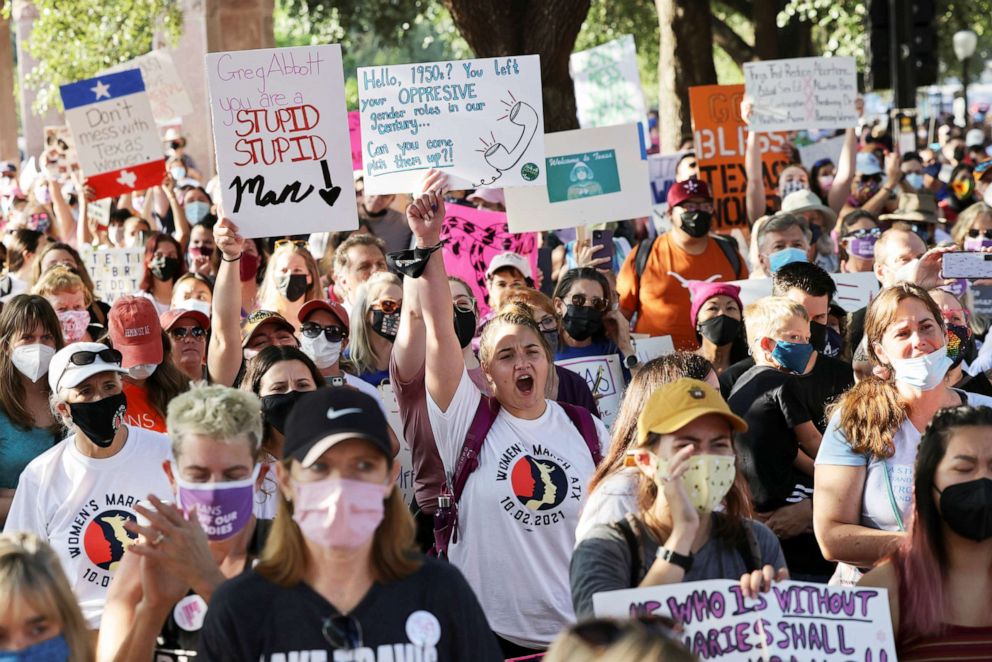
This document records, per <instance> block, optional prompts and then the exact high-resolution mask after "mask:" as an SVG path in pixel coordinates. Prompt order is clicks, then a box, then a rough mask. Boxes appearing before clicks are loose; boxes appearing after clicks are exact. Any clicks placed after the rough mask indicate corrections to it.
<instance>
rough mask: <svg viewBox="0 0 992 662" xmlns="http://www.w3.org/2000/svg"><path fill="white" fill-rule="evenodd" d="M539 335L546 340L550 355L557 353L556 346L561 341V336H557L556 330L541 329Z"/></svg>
mask: <svg viewBox="0 0 992 662" xmlns="http://www.w3.org/2000/svg"><path fill="white" fill-rule="evenodd" d="M541 335H542V336H544V339H545V340H546V341H547V342H548V346H549V347H550V348H551V355H552V356H554V355H555V354H557V353H558V346H559V345H560V343H561V338H559V337H558V332H557V331H541Z"/></svg>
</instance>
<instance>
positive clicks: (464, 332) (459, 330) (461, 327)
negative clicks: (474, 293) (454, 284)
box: [455, 308, 476, 349]
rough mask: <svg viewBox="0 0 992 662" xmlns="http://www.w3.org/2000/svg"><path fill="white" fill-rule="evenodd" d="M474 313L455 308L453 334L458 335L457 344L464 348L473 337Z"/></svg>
mask: <svg viewBox="0 0 992 662" xmlns="http://www.w3.org/2000/svg"><path fill="white" fill-rule="evenodd" d="M475 325H476V320H475V313H474V312H471V313H463V312H462V311H460V310H458V309H457V308H455V335H457V336H458V346H459V347H461V348H462V349H465V348H466V347H468V346H469V345H470V344H471V343H472V338H474V337H475Z"/></svg>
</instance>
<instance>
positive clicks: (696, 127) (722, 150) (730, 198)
mask: <svg viewBox="0 0 992 662" xmlns="http://www.w3.org/2000/svg"><path fill="white" fill-rule="evenodd" d="M743 98H744V86H743V85H703V86H699V87H690V88H689V104H690V106H691V110H692V124H693V135H694V139H695V147H696V158H697V159H698V161H699V176H700V178H701V179H704V180H705V181H706V183H707V184H709V187H710V192H711V193H712V194H713V200H714V206H715V210H714V217H713V229H714V230H716V231H717V232H720V233H722V234H728V233H730V232H731V231H732V230H734V229H738V230H741V232H742V233H743V234H744V235H745V236H750V227H751V223H750V221H749V220H748V217H747V201H746V191H747V176H746V175H745V173H744V150H745V147H746V128H745V127H746V125H745V124H744V120H742V119H741V100H742V99H743ZM785 146H786V136H785V135H784V134H781V133H762V134H760V135H759V136H758V147H759V149H760V150H761V161H762V168H761V170H762V179H763V183H764V185H765V197H766V199H767V203H768V205H769V206H774V207H777V206H778V202H779V200H778V196H777V194H776V191H775V186H776V184H777V183H778V176H779V174H780V173H781V172H782V169H783V168H785V166H786V165H788V164H789V160H790V159H789V156H788V154H787V153H786V151H785V149H786V148H785Z"/></svg>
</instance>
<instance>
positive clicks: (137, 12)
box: [3, 0, 183, 114]
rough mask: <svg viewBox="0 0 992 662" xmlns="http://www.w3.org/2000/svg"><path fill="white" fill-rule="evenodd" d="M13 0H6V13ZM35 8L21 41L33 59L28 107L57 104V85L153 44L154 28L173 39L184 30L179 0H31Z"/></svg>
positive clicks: (42, 110) (144, 50) (59, 105)
mask: <svg viewBox="0 0 992 662" xmlns="http://www.w3.org/2000/svg"><path fill="white" fill-rule="evenodd" d="M11 5H12V0H5V2H4V6H3V11H4V14H5V15H7V16H9V15H10V13H11ZM34 5H35V7H36V8H37V11H38V18H37V19H35V22H34V27H33V28H32V30H31V36H30V38H29V39H28V40H27V43H25V44H24V47H25V48H26V50H27V52H28V53H29V54H30V55H31V57H33V58H34V59H35V60H36V61H37V64H36V65H35V67H34V68H33V69H32V70H31V72H30V73H29V74H28V76H27V79H26V81H25V82H26V85H27V87H29V88H31V89H33V90H36V91H37V97H36V99H35V102H34V104H33V107H32V110H33V111H34V112H35V113H38V114H44V113H45V112H46V111H47V110H48V109H49V108H56V109H58V110H61V108H62V99H61V97H60V96H59V86H60V85H64V84H66V83H71V82H73V81H76V80H80V79H82V78H88V77H90V76H93V75H95V74H97V73H99V72H100V71H102V70H103V69H106V68H107V67H112V66H114V65H115V64H120V63H121V62H125V61H127V60H130V59H131V58H134V57H137V56H138V55H142V54H144V53H147V52H148V51H150V50H151V49H152V45H153V43H154V37H155V35H156V34H164V35H165V37H166V38H167V39H168V40H169V42H170V43H175V41H176V40H178V38H179V35H180V34H181V32H182V24H183V20H182V19H183V17H182V10H181V9H180V5H181V0H34Z"/></svg>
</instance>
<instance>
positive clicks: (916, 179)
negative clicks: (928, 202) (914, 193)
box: [906, 172, 923, 190]
mask: <svg viewBox="0 0 992 662" xmlns="http://www.w3.org/2000/svg"><path fill="white" fill-rule="evenodd" d="M906 183H907V184H909V185H910V186H912V187H913V188H914V189H916V190H919V189H921V188H923V173H920V172H911V173H909V174H908V175H906Z"/></svg>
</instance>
